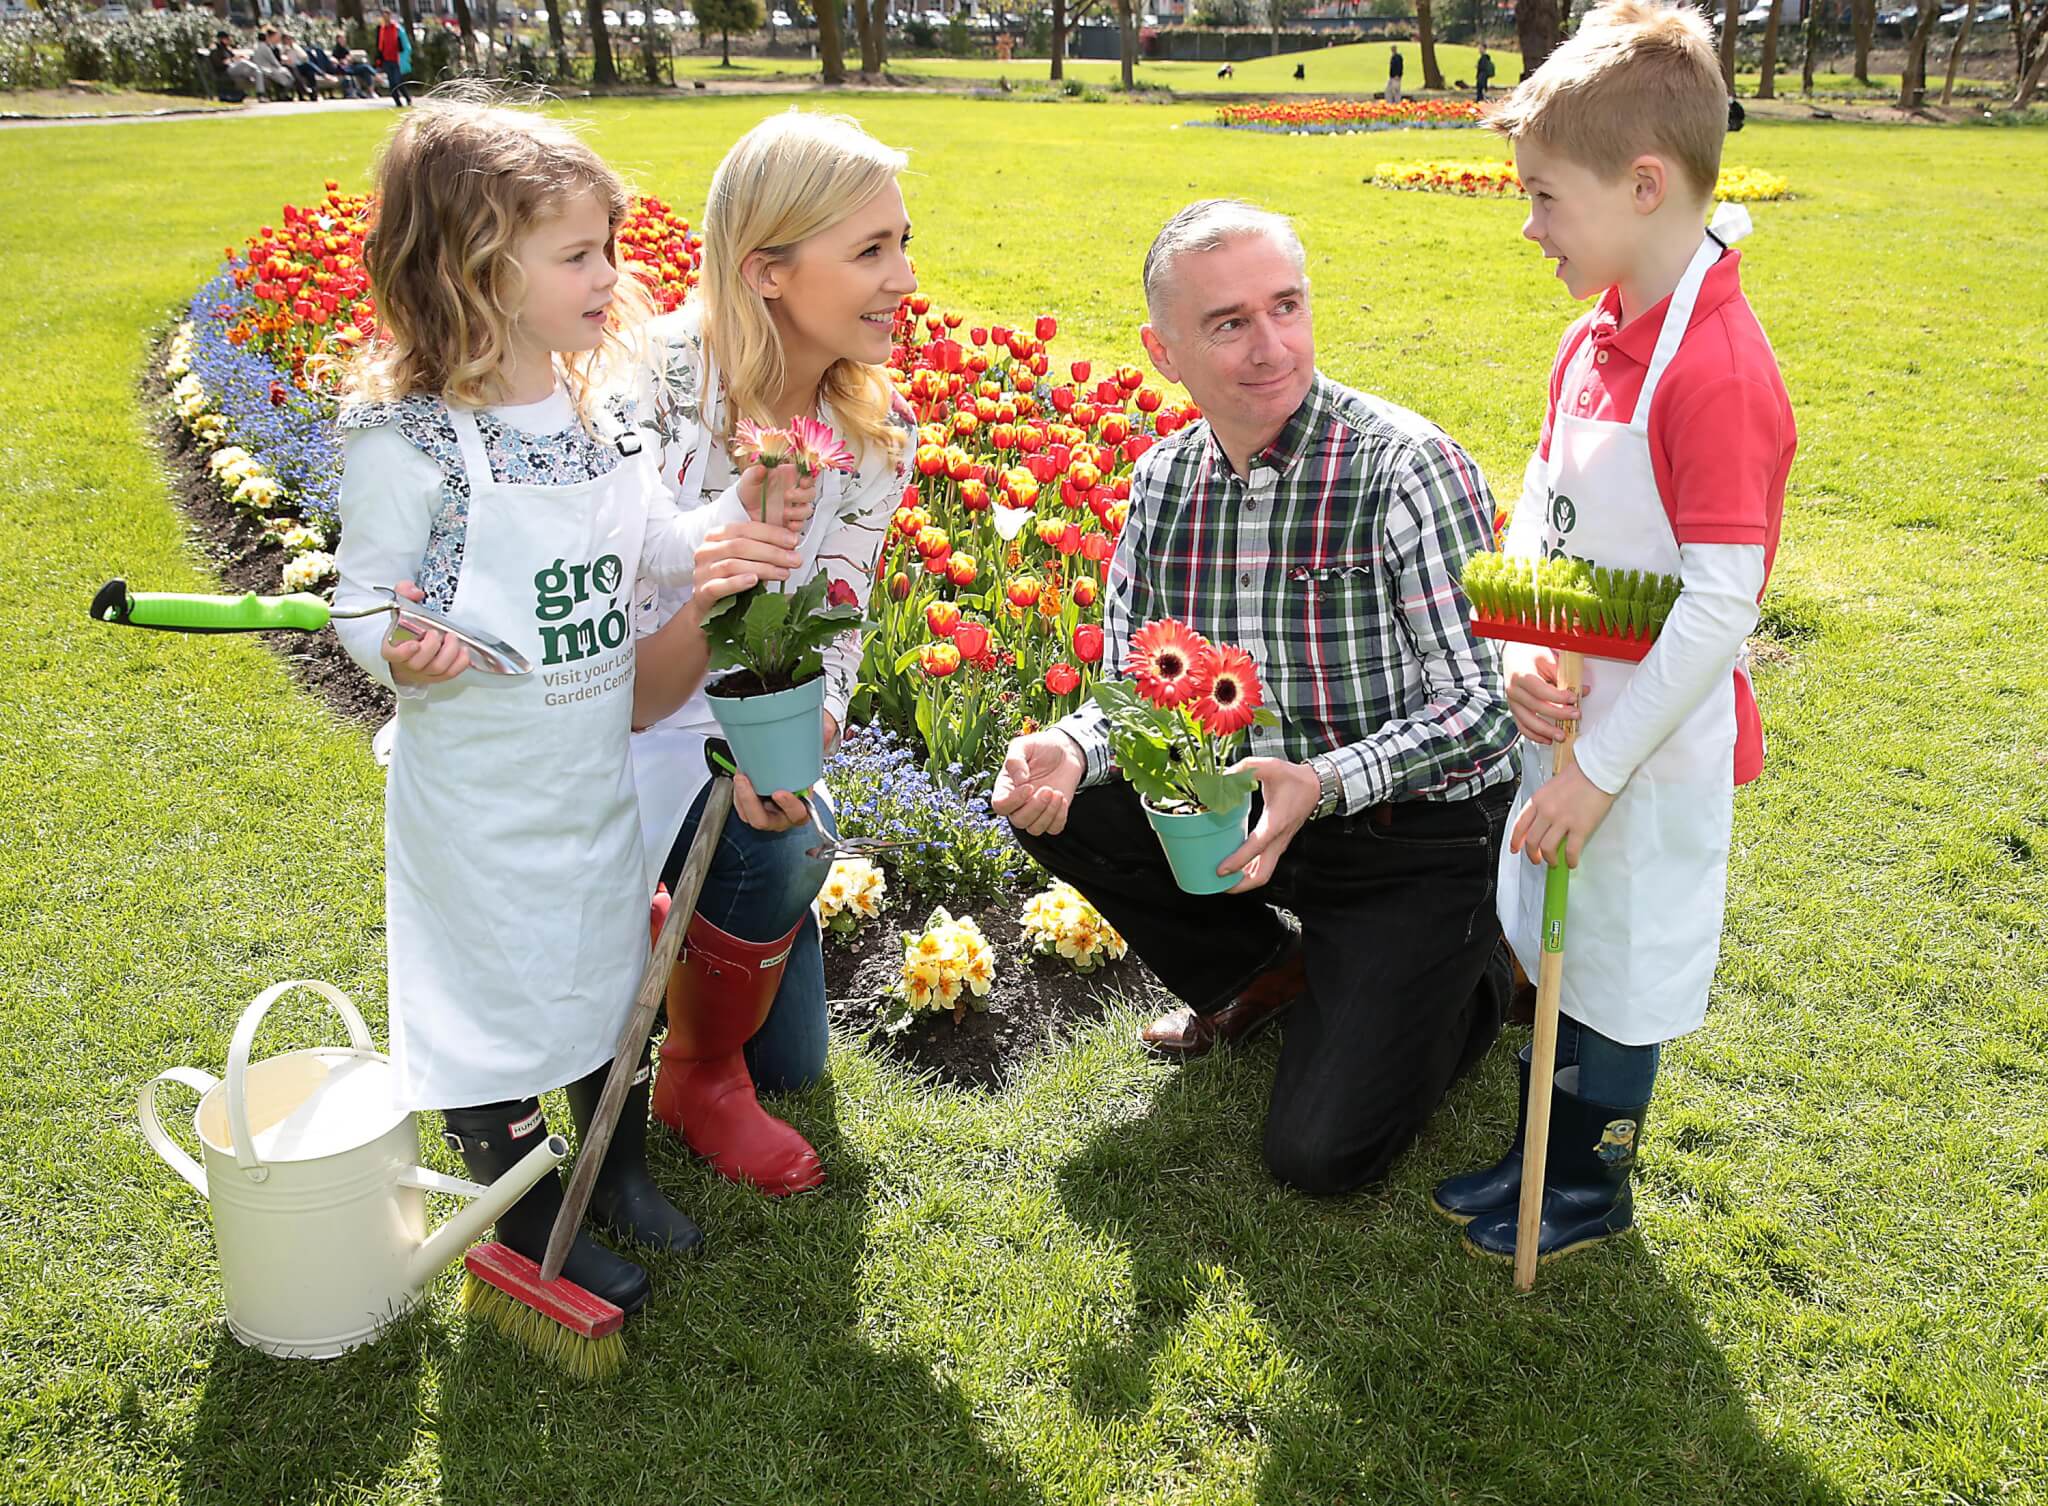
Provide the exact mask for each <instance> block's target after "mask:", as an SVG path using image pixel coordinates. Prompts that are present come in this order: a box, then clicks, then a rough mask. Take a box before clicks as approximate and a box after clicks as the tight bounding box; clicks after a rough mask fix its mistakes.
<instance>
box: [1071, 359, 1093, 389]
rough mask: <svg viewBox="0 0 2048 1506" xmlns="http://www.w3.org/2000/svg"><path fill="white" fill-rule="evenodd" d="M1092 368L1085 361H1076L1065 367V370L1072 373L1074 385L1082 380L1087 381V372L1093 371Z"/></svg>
mask: <svg viewBox="0 0 2048 1506" xmlns="http://www.w3.org/2000/svg"><path fill="white" fill-rule="evenodd" d="M1094 369H1095V368H1094V367H1093V366H1091V365H1090V364H1089V363H1088V362H1086V361H1076V362H1075V363H1074V364H1073V365H1071V366H1069V367H1068V368H1067V370H1068V371H1069V372H1071V373H1072V374H1073V378H1074V383H1075V385H1076V386H1078V385H1080V384H1081V383H1082V382H1085V381H1087V380H1088V373H1089V372H1091V371H1093V370H1094Z"/></svg>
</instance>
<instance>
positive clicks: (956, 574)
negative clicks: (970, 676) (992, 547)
mask: <svg viewBox="0 0 2048 1506" xmlns="http://www.w3.org/2000/svg"><path fill="white" fill-rule="evenodd" d="M980 574H981V566H980V565H978V564H976V563H975V559H974V556H973V555H971V554H956V555H954V556H953V557H952V558H951V559H950V560H948V561H947V562H946V579H948V580H950V581H951V582H952V583H953V584H954V585H956V586H960V587H962V588H965V587H967V586H971V585H973V584H974V582H975V579H976V578H977V577H978V576H979V575H980ZM967 657H968V658H970V659H971V658H973V657H974V655H972V654H969V655H968V656H967Z"/></svg>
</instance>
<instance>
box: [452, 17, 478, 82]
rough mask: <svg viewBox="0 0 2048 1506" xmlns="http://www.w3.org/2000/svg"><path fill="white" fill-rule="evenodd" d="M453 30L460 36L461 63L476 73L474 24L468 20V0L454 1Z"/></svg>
mask: <svg viewBox="0 0 2048 1506" xmlns="http://www.w3.org/2000/svg"><path fill="white" fill-rule="evenodd" d="M455 29H456V30H457V31H458V32H460V33H461V34H462V61H463V62H464V63H466V64H468V65H469V69H470V71H471V72H472V73H474V72H475V71H476V23H475V22H474V21H472V20H471V19H470V15H469V0H455Z"/></svg>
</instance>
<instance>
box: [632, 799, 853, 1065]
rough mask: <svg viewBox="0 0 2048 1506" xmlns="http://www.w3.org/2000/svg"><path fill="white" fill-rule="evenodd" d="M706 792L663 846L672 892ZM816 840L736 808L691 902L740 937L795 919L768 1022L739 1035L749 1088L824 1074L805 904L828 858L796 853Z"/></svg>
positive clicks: (816, 964)
mask: <svg viewBox="0 0 2048 1506" xmlns="http://www.w3.org/2000/svg"><path fill="white" fill-rule="evenodd" d="M710 793H711V787H710V785H708V784H707V785H706V786H705V787H704V789H703V791H702V792H700V793H699V794H698V796H697V798H696V800H695V802H693V803H692V804H691V806H690V813H689V815H687V816H685V817H684V818H683V829H682V831H681V832H679V833H678V834H677V835H676V840H675V843H674V845H673V846H671V847H670V848H669V854H668V861H667V862H665V863H663V864H662V865H661V881H662V882H663V883H665V884H667V885H668V886H669V887H670V889H674V887H675V882H676V877H677V875H679V874H680V873H681V872H682V871H683V860H684V859H685V857H687V856H688V854H689V851H690V843H691V841H692V839H694V838H695V837H696V835H697V823H698V821H699V820H700V819H701V818H702V817H703V814H704V801H705V799H706V798H707V797H708V796H709V795H710ZM810 798H811V808H812V809H813V810H815V811H816V812H817V813H818V822H819V824H820V825H822V826H823V827H824V828H825V830H826V831H828V832H830V833H831V834H832V835H833V836H837V835H838V833H839V826H838V822H837V821H836V820H835V819H834V817H833V814H832V807H831V805H830V803H829V802H828V801H827V800H826V799H825V797H824V796H823V795H822V794H818V793H814V794H812V796H811V797H810ZM817 844H818V837H817V834H816V832H815V831H814V830H813V828H811V827H809V826H799V827H797V828H795V829H794V830H792V831H782V832H765V831H756V830H755V829H754V828H753V827H751V826H749V825H747V823H746V822H744V821H742V820H741V819H740V818H739V813H738V812H737V811H735V812H734V813H733V814H732V815H731V816H728V817H727V818H726V822H725V831H724V833H723V834H722V835H721V836H720V838H719V842H718V852H717V853H716V855H715V856H713V858H712V860H711V871H710V873H709V874H707V875H706V876H705V879H704V892H703V893H702V894H701V895H699V896H698V899H697V913H698V914H699V915H701V916H703V917H704V918H705V919H706V920H707V921H709V922H710V923H711V924H712V925H714V926H717V927H718V928H719V930H721V931H724V932H725V933H726V934H727V935H729V936H737V937H739V939H740V940H742V941H752V942H763V941H775V940H777V939H779V938H781V937H784V936H787V935H788V934H789V932H790V928H791V927H793V926H795V925H796V924H797V923H798V922H799V921H801V922H802V923H803V928H802V929H801V930H800V931H798V932H797V937H796V941H795V943H794V944H793V945H792V946H791V948H790V952H789V965H788V967H787V968H785V969H784V971H783V974H782V986H781V987H780V988H779V989H778V990H777V991H776V994H775V1003H774V1004H773V1006H771V1007H770V1009H769V1011H768V1019H767V1021H766V1023H764V1024H763V1025H762V1026H761V1028H760V1029H759V1030H758V1031H756V1032H755V1033H754V1038H753V1039H752V1040H751V1041H749V1042H747V1070H748V1071H749V1072H751V1073H752V1074H753V1078H754V1086H755V1087H756V1088H758V1089H760V1090H761V1091H762V1092H764V1093H783V1092H788V1091H790V1090H791V1089H795V1088H803V1087H808V1086H809V1085H810V1084H812V1083H814V1082H816V1081H817V1080H818V1079H819V1077H821V1076H822V1075H824V1071H825V1046H826V1041H827V1032H826V1028H825V952H824V948H823V947H822V946H821V945H820V943H819V937H818V919H817V916H816V915H814V914H813V913H812V912H811V901H812V900H814V899H816V898H817V897H818V891H819V890H820V889H822V888H824V887H825V875H826V874H828V873H830V872H831V871H832V865H831V864H830V863H828V862H824V861H821V860H819V859H817V858H808V857H805V856H804V849H806V848H808V847H815V846H816V845H817Z"/></svg>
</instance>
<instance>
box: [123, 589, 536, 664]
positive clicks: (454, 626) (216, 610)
mask: <svg viewBox="0 0 2048 1506" xmlns="http://www.w3.org/2000/svg"><path fill="white" fill-rule="evenodd" d="M379 590H380V593H381V594H382V595H383V596H384V597H385V598H386V599H385V600H384V601H381V602H378V603H376V604H375V605H374V606H367V607H352V608H348V609H346V610H343V611H336V610H335V609H334V608H333V607H332V606H330V605H328V604H327V603H326V602H324V601H322V600H321V599H320V598H319V597H317V596H314V595H311V594H310V593H307V592H299V593H297V594H295V595H291V596H258V595H257V594H256V593H255V592H253V591H251V592H249V593H248V594H247V595H244V596H196V595H185V594H181V593H179V592H175V591H130V590H129V589H128V582H126V581H125V580H110V581H108V582H107V583H106V584H105V585H104V586H102V587H100V592H99V595H97V596H95V597H94V598H93V599H92V616H93V621H95V622H112V623H118V624H120V625H121V626H123V627H144V628H160V629H162V630H164V631H165V632H172V633H266V632H273V631H276V630H278V629H289V630H291V631H294V632H300V633H314V632H318V631H319V630H320V629H321V628H324V627H326V626H327V624H328V622H329V621H331V620H332V619H334V618H336V617H374V616H376V615H377V614H378V613H380V612H389V613H391V614H392V615H393V616H394V617H396V618H397V619H398V625H399V626H400V627H402V628H404V629H405V630H407V631H408V632H411V633H415V634H418V633H423V632H425V631H427V630H428V629H430V628H431V629H435V630H437V631H440V632H443V633H446V634H448V635H449V636H450V637H452V638H454V639H455V640H456V641H458V642H459V643H461V644H462V646H463V647H464V648H466V649H468V650H469V663H470V668H472V669H479V670H482V671H483V672H484V673H485V674H491V675H525V674H531V673H533V661H532V660H530V659H528V658H527V657H526V655H524V654H522V653H521V652H519V650H518V649H516V648H514V647H513V646H512V645H511V644H509V643H507V642H506V641H505V640H504V639H502V638H499V637H496V636H495V635H493V634H490V633H485V632H480V631H478V630H477V629H475V628H468V627H464V626H463V625H462V624H461V623H459V622H455V621H452V620H450V618H449V617H448V616H447V615H446V614H445V613H443V612H441V611H439V610H437V609H436V608H434V607H430V606H425V605H423V604H421V603H420V602H416V601H405V600H402V599H400V597H399V596H398V594H397V593H396V592H395V591H393V590H392V589H391V588H390V587H388V586H385V587H380V588H379Z"/></svg>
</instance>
